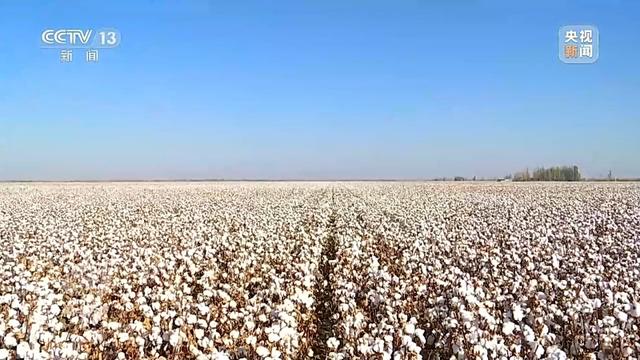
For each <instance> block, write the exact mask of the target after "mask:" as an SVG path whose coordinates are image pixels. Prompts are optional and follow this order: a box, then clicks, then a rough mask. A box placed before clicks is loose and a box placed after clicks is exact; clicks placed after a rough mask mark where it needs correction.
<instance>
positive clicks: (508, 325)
mask: <svg viewBox="0 0 640 360" xmlns="http://www.w3.org/2000/svg"><path fill="white" fill-rule="evenodd" d="M515 329H516V324H514V323H512V322H511V321H507V322H505V323H504V325H502V333H503V334H505V335H507V336H509V335H511V334H513V331H514V330H515Z"/></svg>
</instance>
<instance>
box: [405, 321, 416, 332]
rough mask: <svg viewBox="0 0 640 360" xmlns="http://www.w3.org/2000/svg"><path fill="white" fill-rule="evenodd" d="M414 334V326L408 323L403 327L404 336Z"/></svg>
mask: <svg viewBox="0 0 640 360" xmlns="http://www.w3.org/2000/svg"><path fill="white" fill-rule="evenodd" d="M415 332H416V326H415V325H414V324H412V323H410V322H409V323H406V324H405V325H404V333H405V334H409V335H413V334H414V333H415Z"/></svg>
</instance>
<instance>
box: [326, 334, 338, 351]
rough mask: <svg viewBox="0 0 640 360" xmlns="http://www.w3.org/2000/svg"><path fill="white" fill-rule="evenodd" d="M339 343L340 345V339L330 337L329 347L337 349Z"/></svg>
mask: <svg viewBox="0 0 640 360" xmlns="http://www.w3.org/2000/svg"><path fill="white" fill-rule="evenodd" d="M339 345H340V340H338V339H336V338H335V337H330V338H329V339H328V340H327V346H328V347H329V349H332V350H336V349H337V348H338V346H339Z"/></svg>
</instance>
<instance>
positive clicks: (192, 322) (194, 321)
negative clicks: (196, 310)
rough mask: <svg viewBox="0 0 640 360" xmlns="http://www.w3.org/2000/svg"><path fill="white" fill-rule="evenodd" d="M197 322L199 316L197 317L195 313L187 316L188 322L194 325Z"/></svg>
mask: <svg viewBox="0 0 640 360" xmlns="http://www.w3.org/2000/svg"><path fill="white" fill-rule="evenodd" d="M197 322H198V317H196V316H195V315H193V314H190V315H189V316H187V324H189V325H193V324H195V323H197Z"/></svg>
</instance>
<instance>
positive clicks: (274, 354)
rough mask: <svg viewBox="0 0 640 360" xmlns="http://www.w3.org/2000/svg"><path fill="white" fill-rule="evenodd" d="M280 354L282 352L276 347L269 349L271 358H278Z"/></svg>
mask: <svg viewBox="0 0 640 360" xmlns="http://www.w3.org/2000/svg"><path fill="white" fill-rule="evenodd" d="M280 355H282V352H280V350H278V349H276V348H273V349H271V357H272V358H273V359H280Z"/></svg>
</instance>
